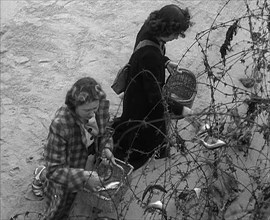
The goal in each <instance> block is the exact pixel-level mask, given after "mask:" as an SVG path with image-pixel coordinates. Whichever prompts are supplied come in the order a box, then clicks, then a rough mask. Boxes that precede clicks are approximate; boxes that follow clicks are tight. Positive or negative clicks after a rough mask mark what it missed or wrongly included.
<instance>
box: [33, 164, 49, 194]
mask: <svg viewBox="0 0 270 220" xmlns="http://www.w3.org/2000/svg"><path fill="white" fill-rule="evenodd" d="M45 168H46V167H45V166H40V167H38V168H36V169H35V171H34V180H33V182H32V191H33V193H34V194H35V195H36V196H37V197H42V196H43V184H44V182H45V180H46V178H45V175H44V174H43V171H44V170H45Z"/></svg>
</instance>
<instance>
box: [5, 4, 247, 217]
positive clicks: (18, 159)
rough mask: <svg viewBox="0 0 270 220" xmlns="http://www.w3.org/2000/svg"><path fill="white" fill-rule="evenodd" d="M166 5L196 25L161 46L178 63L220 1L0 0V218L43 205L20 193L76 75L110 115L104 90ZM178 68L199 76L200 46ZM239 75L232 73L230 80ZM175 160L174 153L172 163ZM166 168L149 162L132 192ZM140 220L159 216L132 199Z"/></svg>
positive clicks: (199, 104)
mask: <svg viewBox="0 0 270 220" xmlns="http://www.w3.org/2000/svg"><path fill="white" fill-rule="evenodd" d="M170 3H175V4H178V5H179V6H181V7H189V9H190V11H191V13H192V20H193V21H194V22H195V24H194V25H193V27H192V28H191V29H190V30H189V31H188V33H187V37H186V38H185V39H179V40H177V41H174V42H172V43H169V44H168V46H167V54H168V56H169V57H171V59H174V60H179V59H180V58H181V56H182V54H183V53H184V52H185V51H186V49H187V48H188V47H189V46H190V45H191V44H192V43H193V42H194V39H195V36H196V34H197V33H198V32H200V31H202V30H205V29H207V28H209V27H210V25H211V24H212V22H213V20H214V18H215V16H216V13H217V11H218V10H219V9H221V7H222V6H223V5H224V3H225V0H211V1H203V0H197V1H196V0H186V1H177V0H174V1H167V0H157V1H146V0H125V1H121V0H114V1H112V0H106V1H105V0H100V1H98V0H80V1H78V0H66V1H64V0H50V1H47V0H46V1H45V0H20V1H2V0H1V219H3V220H5V219H9V218H10V217H11V216H12V215H14V214H18V213H20V212H24V211H37V212H39V211H41V210H42V208H43V207H42V206H43V204H42V203H43V201H30V200H27V199H26V198H25V195H26V193H27V191H28V190H29V184H30V183H31V181H32V174H33V170H34V168H35V167H36V166H37V164H40V163H41V162H42V148H43V145H44V142H45V139H46V136H47V132H48V127H49V124H50V120H51V118H52V116H53V114H54V113H55V111H56V110H57V108H58V107H59V106H60V105H62V103H63V101H64V97H65V94H66V92H67V90H68V89H69V87H70V86H71V85H72V84H73V83H74V82H75V81H76V80H77V79H78V78H80V77H82V76H92V77H94V78H96V79H97V80H98V81H99V82H100V83H101V84H102V86H103V88H104V89H105V91H106V93H107V96H108V98H109V99H110V100H111V113H112V116H114V115H116V114H117V113H118V111H119V110H118V108H119V103H120V98H119V97H118V96H117V95H116V94H114V92H113V91H112V90H111V88H110V85H111V84H112V81H113V79H114V76H115V74H116V72H117V70H118V69H119V67H120V66H121V65H123V64H124V63H125V62H126V61H127V60H128V58H129V56H130V54H131V52H132V48H133V44H134V39H135V36H136V33H137V31H138V30H139V28H140V26H141V25H142V23H143V22H144V20H145V19H146V17H147V16H148V14H149V13H150V12H151V11H153V10H155V9H158V8H160V7H161V6H163V5H165V4H170ZM243 11H244V5H243V2H242V1H237V0H232V1H231V2H230V3H229V4H228V5H227V6H226V7H225V9H224V11H223V13H222V15H221V16H220V17H219V19H220V21H225V20H230V19H233V18H235V17H236V16H239V14H241V13H242V12H243ZM224 31H225V30H224ZM212 34H213V35H212V36H211V37H212V39H214V42H215V43H216V44H219V45H220V44H222V42H223V41H224V32H223V33H221V32H218V33H217V32H213V33H212ZM218 53H219V52H218V50H216V51H215V50H213V51H212V57H216V56H218V57H219V55H217V54H218ZM181 65H182V66H183V67H185V68H188V69H191V70H193V71H194V72H195V73H198V72H200V71H202V70H203V65H202V56H201V53H200V48H198V47H192V48H191V50H190V52H189V53H187V54H186V57H185V59H183V61H182V63H181ZM241 76H242V73H241V72H240V71H239V72H236V74H235V75H234V77H235V78H234V79H237V78H239V77H241ZM200 80H202V81H203V80H204V78H201V79H200ZM237 83H238V82H236V84H237ZM208 103H209V97H207V91H206V90H205V88H204V87H203V86H199V93H198V96H197V98H196V100H195V103H194V108H195V109H201V108H203V107H205V106H207V104H208ZM180 158H181V157H180V156H178V157H177V155H176V156H175V157H174V161H175V160H180ZM251 160H252V158H250V161H251ZM250 161H247V163H249V162H250ZM166 166H168V164H167V163H165V162H164V161H152V162H151V163H150V165H149V167H148V175H147V178H146V177H144V179H143V181H141V182H140V180H139V178H138V176H140V175H139V171H138V172H137V173H136V174H135V177H134V178H135V179H136V178H137V179H136V181H138V182H140V183H139V184H135V185H138V189H139V191H138V195H141V193H142V190H143V189H144V188H145V187H146V186H147V185H148V184H150V183H151V181H153V180H155V177H157V176H159V175H160V173H161V172H162V171H161V170H162V169H163V170H164V167H166ZM136 175H137V177H136ZM192 180H193V179H192V178H191V179H190V180H189V181H191V182H192ZM136 181H135V182H136ZM242 181H245V177H243V179H242ZM136 183H137V182H136ZM168 184H169V183H168ZM191 185H192V184H191ZM246 198H248V197H247V195H244V196H243V197H242V198H241V199H242V200H240V202H238V203H237V204H236V205H235V206H234V211H235V212H237V210H238V211H239V210H240V208H241V203H243V202H244V201H245V199H246ZM168 207H170V208H168V210H169V211H168V213H169V215H170V216H173V217H175V215H176V214H175V213H176V211H175V208H173V205H171V206H168ZM228 216H229V215H228ZM143 218H146V219H158V218H160V216H159V217H158V216H156V217H155V216H154V217H153V215H143V209H142V207H141V206H140V204H139V203H136V200H133V203H132V205H131V206H130V207H129V209H127V210H126V219H143ZM231 219H234V218H233V217H228V218H227V219H226V220H231Z"/></svg>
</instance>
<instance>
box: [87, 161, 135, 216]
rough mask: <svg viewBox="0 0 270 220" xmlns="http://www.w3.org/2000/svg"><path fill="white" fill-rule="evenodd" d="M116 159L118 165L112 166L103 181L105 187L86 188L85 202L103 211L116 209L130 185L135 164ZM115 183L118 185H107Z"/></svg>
mask: <svg viewBox="0 0 270 220" xmlns="http://www.w3.org/2000/svg"><path fill="white" fill-rule="evenodd" d="M115 161H116V163H117V166H115V165H112V166H111V171H109V173H110V175H109V178H108V179H107V180H106V181H105V182H104V183H103V186H104V187H103V188H101V189H99V190H98V191H97V192H93V191H88V190H86V189H84V191H85V193H86V195H85V196H84V198H83V199H84V200H85V201H84V202H85V203H87V204H89V206H91V207H95V208H98V209H100V210H102V211H103V212H113V211H115V210H116V209H117V206H118V204H119V203H120V201H121V199H122V197H123V196H124V195H125V193H126V191H127V190H128V187H129V185H130V180H131V173H132V171H133V166H131V165H130V164H127V163H125V162H123V161H121V160H119V159H115ZM97 169H99V168H97ZM113 183H117V184H116V187H113V188H106V187H105V186H108V185H109V184H113Z"/></svg>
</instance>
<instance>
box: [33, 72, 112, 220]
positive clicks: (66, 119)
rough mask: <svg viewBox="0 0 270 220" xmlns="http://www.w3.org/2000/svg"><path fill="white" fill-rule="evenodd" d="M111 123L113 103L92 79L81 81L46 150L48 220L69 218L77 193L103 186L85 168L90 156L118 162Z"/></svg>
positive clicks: (55, 122)
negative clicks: (109, 131)
mask: <svg viewBox="0 0 270 220" xmlns="http://www.w3.org/2000/svg"><path fill="white" fill-rule="evenodd" d="M108 120H109V101H108V100H106V95H105V93H104V91H103V90H102V88H101V86H100V85H99V84H98V83H97V82H96V81H95V80H94V79H93V78H91V77H85V78H81V79H79V80H78V81H77V82H76V83H75V84H74V85H73V86H72V88H71V89H70V90H69V91H68V92H67V95H66V100H65V105H64V106H62V107H61V108H60V109H58V111H57V112H56V115H55V117H54V119H53V120H52V122H51V125H50V130H49V135H48V140H47V145H46V146H45V151H44V156H45V161H46V166H45V167H46V169H45V170H43V172H44V171H45V173H46V181H45V183H46V184H45V188H44V192H45V196H46V197H47V198H48V203H47V205H48V206H47V210H46V212H45V215H44V216H45V217H44V220H53V219H54V220H63V219H68V215H69V211H70V209H71V206H72V203H73V202H74V199H75V196H76V194H77V192H78V191H80V190H82V189H83V188H87V189H90V190H93V191H94V190H95V189H96V188H97V187H100V186H101V185H102V178H101V177H99V176H98V174H97V173H96V172H95V171H87V170H85V165H86V162H87V158H88V156H89V154H100V155H102V156H103V157H105V158H107V159H109V160H112V161H114V157H113V154H112V148H111V147H112V141H111V139H110V135H108V133H107V129H106V126H107V122H108ZM37 174H39V173H37ZM43 174H44V173H43Z"/></svg>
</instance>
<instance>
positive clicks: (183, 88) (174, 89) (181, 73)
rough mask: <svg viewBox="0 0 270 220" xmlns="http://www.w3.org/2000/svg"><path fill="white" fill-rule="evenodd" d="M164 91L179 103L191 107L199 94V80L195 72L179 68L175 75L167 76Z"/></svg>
mask: <svg viewBox="0 0 270 220" xmlns="http://www.w3.org/2000/svg"><path fill="white" fill-rule="evenodd" d="M164 92H165V95H167V96H168V97H170V98H172V99H173V100H175V101H177V102H178V103H180V104H182V105H184V106H187V107H189V108H191V107H192V105H193V102H194V99H195V97H196V94H197V80H196V77H195V75H194V73H192V72H191V71H189V70H187V69H177V70H176V72H175V74H174V75H170V76H169V77H168V78H167V80H166V83H165V86H164Z"/></svg>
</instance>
